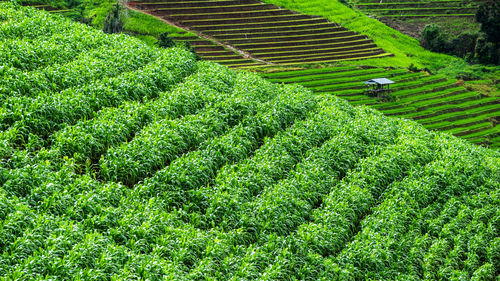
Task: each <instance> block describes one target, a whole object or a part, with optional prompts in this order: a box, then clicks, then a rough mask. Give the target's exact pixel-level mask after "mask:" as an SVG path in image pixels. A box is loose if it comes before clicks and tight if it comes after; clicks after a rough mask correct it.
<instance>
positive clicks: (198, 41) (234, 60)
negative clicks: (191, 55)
mask: <svg viewBox="0 0 500 281" xmlns="http://www.w3.org/2000/svg"><path fill="white" fill-rule="evenodd" d="M172 39H174V40H175V41H179V42H189V44H190V45H191V46H192V47H193V48H194V51H195V52H196V53H197V54H198V55H199V56H200V57H201V58H202V59H206V60H211V61H215V62H217V63H219V64H222V65H225V66H228V67H231V68H259V67H262V66H265V65H266V64H265V63H263V62H262V61H258V60H255V59H251V58H248V57H245V55H244V54H240V53H237V52H235V51H233V50H230V49H228V48H226V47H224V45H218V44H216V43H215V42H214V41H211V40H207V39H203V38H200V37H196V36H193V37H189V36H183V37H173V38H172Z"/></svg>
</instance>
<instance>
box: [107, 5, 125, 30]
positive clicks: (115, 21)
mask: <svg viewBox="0 0 500 281" xmlns="http://www.w3.org/2000/svg"><path fill="white" fill-rule="evenodd" d="M123 18H124V17H123V7H122V6H121V5H120V3H118V2H117V3H116V4H115V5H114V6H113V8H112V9H111V11H109V13H108V15H107V16H106V19H105V20H104V27H103V31H104V32H105V33H120V32H122V29H123V24H124V22H123V21H124V20H123Z"/></svg>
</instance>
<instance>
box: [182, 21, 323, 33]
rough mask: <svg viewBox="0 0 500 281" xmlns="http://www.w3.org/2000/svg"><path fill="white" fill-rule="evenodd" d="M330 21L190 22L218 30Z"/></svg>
mask: <svg viewBox="0 0 500 281" xmlns="http://www.w3.org/2000/svg"><path fill="white" fill-rule="evenodd" d="M326 23H329V22H328V21H327V20H326V19H323V18H305V19H296V20H291V19H288V20H287V19H284V20H278V21H270V22H247V23H240V24H234V23H233V24H227V23H222V24H216V23H213V24H210V23H209V22H202V23H198V24H195V23H191V24H189V26H190V27H192V28H194V29H196V30H200V31H202V32H203V31H205V30H214V29H215V30H218V31H225V30H228V29H238V30H241V29H245V28H247V29H248V28H266V27H268V28H277V27H286V28H290V26H291V25H305V26H307V25H312V24H326Z"/></svg>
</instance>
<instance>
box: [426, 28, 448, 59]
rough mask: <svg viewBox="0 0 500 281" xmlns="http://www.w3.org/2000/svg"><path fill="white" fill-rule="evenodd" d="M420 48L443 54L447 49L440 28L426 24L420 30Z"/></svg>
mask: <svg viewBox="0 0 500 281" xmlns="http://www.w3.org/2000/svg"><path fill="white" fill-rule="evenodd" d="M421 44H422V47H424V48H426V49H427V50H431V51H433V52H444V51H446V49H447V46H446V45H447V44H446V39H445V38H444V36H443V34H442V32H441V27H440V26H439V25H436V24H433V23H432V24H428V25H427V26H425V27H424V30H422V41H421Z"/></svg>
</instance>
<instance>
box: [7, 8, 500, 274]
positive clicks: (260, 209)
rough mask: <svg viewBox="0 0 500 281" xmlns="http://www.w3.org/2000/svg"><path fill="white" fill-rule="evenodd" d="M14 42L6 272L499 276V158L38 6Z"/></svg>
mask: <svg viewBox="0 0 500 281" xmlns="http://www.w3.org/2000/svg"><path fill="white" fill-rule="evenodd" d="M0 40H1V43H2V44H4V46H6V47H4V48H2V49H0V54H1V56H0V57H2V58H4V59H3V60H2V63H1V68H0V78H1V79H2V82H1V83H0V86H1V87H2V88H1V89H0V90H1V95H0V98H1V99H2V101H3V103H2V107H1V109H0V125H1V128H2V130H1V132H0V140H1V141H0V144H1V148H0V152H1V155H0V157H1V160H2V161H1V163H0V186H1V187H0V278H2V279H6V280H11V279H19V280H43V279H52V280H54V279H56V280H68V279H75V280H128V279H143V280H164V279H171V280H191V279H193V280H194V279H196V280H200V279H209V280H210V279H212V280H213V279H217V280H230V279H233V280H256V279H263V280H282V279H291V280H293V279H295V280H336V279H339V280H362V279H376V280H390V279H398V280H420V279H429V280H436V279H450V280H469V279H470V280H495V278H497V276H498V275H499V273H500V256H499V253H500V236H499V221H500V209H499V206H500V197H499V195H500V193H499V191H500V188H499V182H500V155H499V154H498V152H495V151H493V150H488V149H484V148H481V147H478V146H475V145H472V144H469V143H467V142H464V141H462V140H459V139H457V138H455V137H453V136H450V135H446V134H441V133H436V132H429V131H427V130H425V129H424V128H423V127H421V126H420V125H418V124H416V123H414V122H411V121H408V120H403V119H394V118H390V117H386V116H384V115H383V114H381V113H379V112H377V111H375V110H373V109H369V108H367V107H363V106H360V107H353V106H351V105H349V104H348V103H347V102H345V101H343V100H340V99H337V98H335V97H328V96H314V95H312V94H311V93H310V92H309V91H308V90H306V89H305V88H303V87H301V86H297V85H278V84H273V83H271V82H267V81H265V80H263V79H261V78H259V77H258V76H257V75H255V74H252V73H247V72H232V71H230V70H228V69H227V68H225V67H223V66H220V65H218V64H214V63H212V62H206V61H197V60H196V59H195V58H194V56H193V54H192V53H191V52H189V51H187V50H182V49H176V48H171V49H157V48H152V47H148V46H147V45H146V44H144V43H142V42H140V41H138V40H136V39H132V38H130V37H128V36H124V35H107V34H104V33H102V32H98V31H95V30H93V29H91V28H89V27H86V26H84V25H81V24H77V23H72V22H70V21H68V20H67V19H64V18H61V17H54V16H50V15H48V14H47V13H45V12H41V11H37V10H35V9H33V8H19V7H18V8H15V7H13V6H12V5H11V4H5V3H3V4H0ZM31 42H35V43H36V42H38V43H37V44H30V43H31ZM40 42H47V44H43V43H40ZM8 46H22V47H23V48H22V49H21V50H22V51H18V52H12V51H11V50H13V49H16V48H12V47H8ZM59 54H60V55H59ZM5 58H8V59H5Z"/></svg>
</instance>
